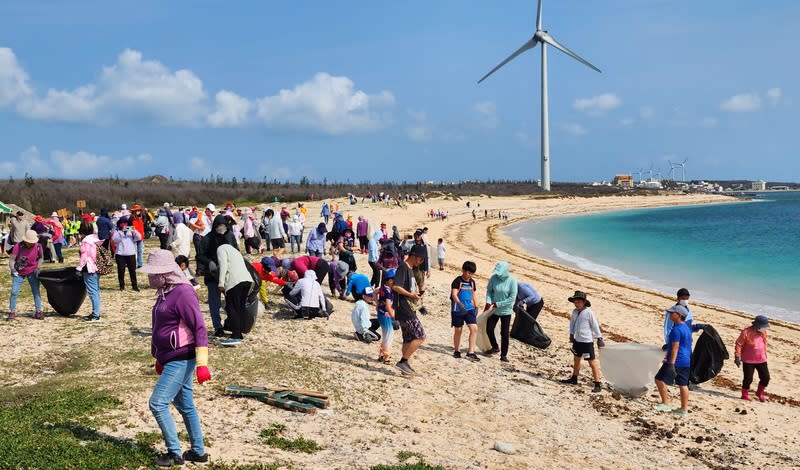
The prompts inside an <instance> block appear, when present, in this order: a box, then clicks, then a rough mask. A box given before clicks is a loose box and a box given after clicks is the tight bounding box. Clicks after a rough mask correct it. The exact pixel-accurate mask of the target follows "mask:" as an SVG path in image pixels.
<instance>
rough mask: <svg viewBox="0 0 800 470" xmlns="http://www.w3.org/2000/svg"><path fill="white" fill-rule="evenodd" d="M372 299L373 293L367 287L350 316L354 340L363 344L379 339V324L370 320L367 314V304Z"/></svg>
mask: <svg viewBox="0 0 800 470" xmlns="http://www.w3.org/2000/svg"><path fill="white" fill-rule="evenodd" d="M373 299H374V291H373V290H372V287H369V288H367V289H366V290H365V291H364V293H363V294H362V295H361V298H359V299H358V300H357V301H356V304H355V306H353V311H352V313H351V315H350V319H351V320H352V322H353V328H354V329H355V337H356V339H357V340H359V341H363V342H365V343H371V342H373V341H378V340H379V339H381V335H379V334H378V333H377V331H378V328H380V323H379V322H378V319H377V318H370V314H369V310H370V308H369V304H371V303H372V302H373Z"/></svg>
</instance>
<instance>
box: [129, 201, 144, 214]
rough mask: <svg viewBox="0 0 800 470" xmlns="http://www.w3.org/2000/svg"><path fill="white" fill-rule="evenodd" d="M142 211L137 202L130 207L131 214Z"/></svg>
mask: <svg viewBox="0 0 800 470" xmlns="http://www.w3.org/2000/svg"><path fill="white" fill-rule="evenodd" d="M140 210H142V205H141V204H139V203H138V202H137V203H136V204H134V205H133V207H131V212H136V211H140Z"/></svg>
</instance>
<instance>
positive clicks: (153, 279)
mask: <svg viewBox="0 0 800 470" xmlns="http://www.w3.org/2000/svg"><path fill="white" fill-rule="evenodd" d="M147 281H148V282H149V283H150V287H152V288H153V289H161V288H162V287H164V286H165V285H166V284H167V278H166V277H164V276H163V275H161V274H148V275H147Z"/></svg>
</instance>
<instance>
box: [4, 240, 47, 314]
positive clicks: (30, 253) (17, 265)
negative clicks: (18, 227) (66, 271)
mask: <svg viewBox="0 0 800 470" xmlns="http://www.w3.org/2000/svg"><path fill="white" fill-rule="evenodd" d="M43 259H44V250H43V249H42V245H41V244H40V243H39V236H38V235H36V232H35V231H33V230H31V229H28V230H27V231H26V232H25V233H24V234H22V238H21V239H20V240H19V242H17V243H16V244H15V245H14V247H13V248H11V253H10V256H9V257H8V267H9V269H10V270H11V296H10V297H9V298H8V315H7V316H6V320H16V318H17V295H18V294H19V291H20V289H21V288H22V283H23V282H25V280H26V279H27V281H28V284H29V285H30V286H31V293H33V303H34V306H35V308H36V310H35V312H34V314H33V318H35V319H37V320H44V313H43V312H42V295H41V293H40V292H39V277H38V276H39V264H40V263H41V262H42V260H43Z"/></svg>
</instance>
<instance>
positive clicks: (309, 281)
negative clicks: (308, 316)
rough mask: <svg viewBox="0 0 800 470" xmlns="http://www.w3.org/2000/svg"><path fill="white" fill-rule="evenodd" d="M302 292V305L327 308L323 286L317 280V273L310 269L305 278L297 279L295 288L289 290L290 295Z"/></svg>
mask: <svg viewBox="0 0 800 470" xmlns="http://www.w3.org/2000/svg"><path fill="white" fill-rule="evenodd" d="M298 292H299V293H300V306H301V307H310V308H318V309H320V310H322V311H324V310H325V295H323V293H322V287H321V286H320V285H319V282H317V273H315V272H314V271H313V270H311V269H309V270H308V271H306V274H305V275H304V276H303V279H300V280H299V281H297V284H295V285H294V288H292V290H291V291H290V292H289V295H290V296H292V295H297V293H298Z"/></svg>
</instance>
